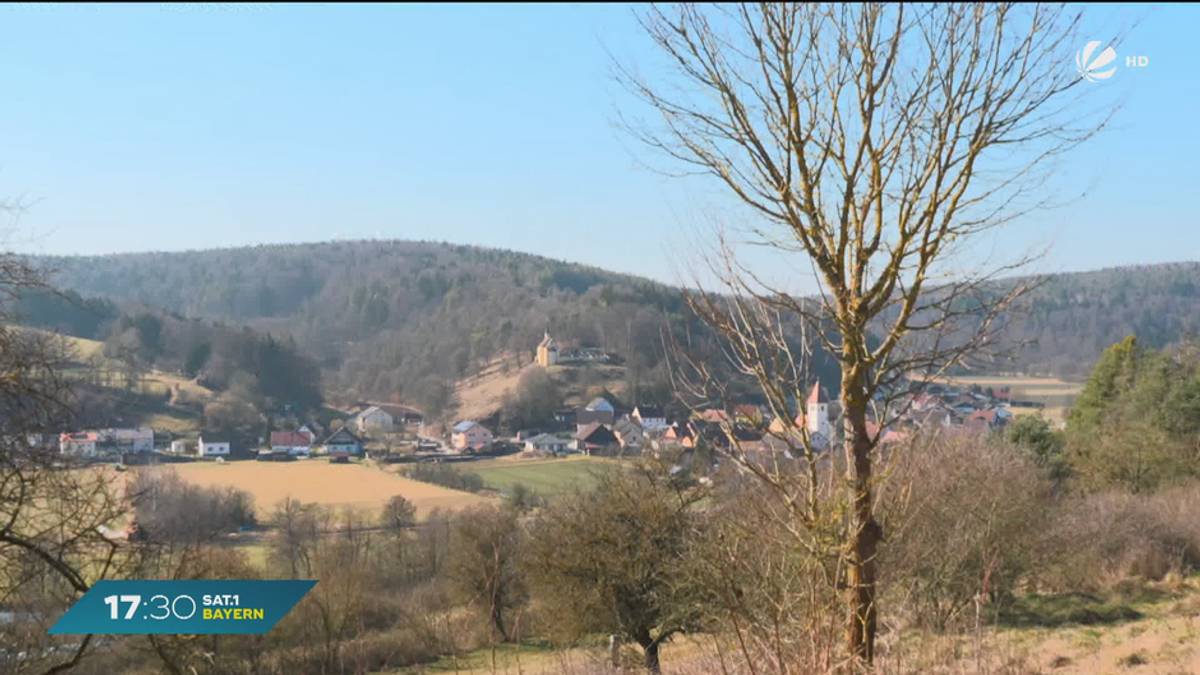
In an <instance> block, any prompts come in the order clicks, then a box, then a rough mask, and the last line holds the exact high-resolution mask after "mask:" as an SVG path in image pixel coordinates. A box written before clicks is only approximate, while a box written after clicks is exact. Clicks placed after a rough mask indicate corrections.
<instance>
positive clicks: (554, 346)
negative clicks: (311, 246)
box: [39, 332, 1041, 463]
mask: <svg viewBox="0 0 1200 675" xmlns="http://www.w3.org/2000/svg"><path fill="white" fill-rule="evenodd" d="M612 360H613V356H612V355H610V354H607V353H605V352H603V351H602V350H599V349H594V348H565V347H563V346H562V345H560V344H559V342H558V341H556V340H555V339H554V338H552V337H551V336H550V334H549V332H547V333H546V334H545V336H544V337H543V339H542V341H541V342H540V343H539V344H538V346H537V350H536V360H535V362H536V364H537V366H540V367H541V368H546V369H549V368H553V367H564V366H568V365H570V366H572V367H588V366H590V365H591V364H595V363H610V362H612ZM807 391H808V393H807V396H806V398H805V400H804V403H803V406H792V407H793V408H794V409H796V410H797V412H796V413H795V415H794V416H793V417H792V418H791V419H786V418H782V417H779V416H777V415H774V414H772V411H771V410H770V409H769V408H768V407H767V406H764V405H760V404H757V403H753V402H744V403H734V404H732V405H730V406H729V407H728V409H722V408H720V407H708V408H701V409H697V410H689V411H687V412H686V413H684V414H679V415H676V416H674V417H669V416H668V415H667V414H666V413H665V412H664V407H663V406H660V405H645V404H641V405H634V406H629V407H623V406H621V405H620V403H619V402H614V401H610V400H609V399H608V398H606V397H604V396H597V397H594V398H592V399H591V400H590V401H589V402H588V403H587V404H586V405H583V406H581V407H579V408H577V409H568V410H558V411H555V412H554V413H553V414H548V415H547V416H546V422H547V424H545V425H544V426H543V427H541V428H533V429H510V430H507V433H504V434H502V433H500V431H499V430H497V429H493V428H491V427H489V426H488V425H486V424H485V423H484V422H482V421H477V420H472V419H462V420H458V421H456V422H454V423H452V424H449V425H446V424H442V423H439V422H438V421H434V420H426V419H425V418H424V417H423V416H422V415H421V413H420V412H419V411H417V410H415V409H413V408H411V407H407V406H402V405H388V404H382V403H379V404H376V403H366V402H363V403H358V404H356V405H354V406H351V407H350V408H349V409H347V410H345V411H344V412H345V413H346V417H345V419H342V420H337V421H334V422H332V424H331V425H330V428H324V427H323V426H322V425H321V424H319V423H317V422H315V421H312V420H301V419H300V418H298V417H297V416H296V415H294V414H291V413H290V411H282V413H281V414H279V415H277V416H276V417H274V418H272V417H270V416H268V418H267V419H268V421H267V427H268V428H269V429H270V431H269V435H268V434H264V435H262V436H257V437H253V438H250V437H247V436H246V435H244V434H243V435H236V434H227V433H222V432H219V431H201V432H200V433H198V434H197V435H195V436H190V435H180V434H177V433H172V432H159V431H156V430H155V429H151V428H110V429H92V430H79V431H71V432H67V433H63V434H61V435H60V437H59V439H58V449H59V451H60V452H61V453H62V454H63V455H64V456H70V457H75V458H80V459H84V460H91V461H114V460H115V461H119V462H128V463H146V462H153V461H154V459H155V458H158V459H162V460H165V461H196V460H209V461H227V460H234V459H257V460H258V461H293V460H298V459H314V458H327V459H328V460H329V461H330V462H348V461H350V460H352V459H361V458H371V459H374V460H376V461H380V462H385V463H386V462H404V461H463V460H469V459H472V458H482V457H494V456H497V455H515V454H521V453H524V454H523V457H528V458H545V457H557V456H561V455H568V454H581V455H584V456H589V457H591V456H594V457H637V456H641V455H643V454H647V453H652V454H658V453H660V452H664V451H670V450H692V449H695V448H697V447H700V446H705V445H707V446H710V447H712V448H716V449H729V448H730V447H731V445H736V449H737V450H738V451H740V452H743V453H757V452H780V453H784V454H791V453H793V452H794V451H796V450H797V449H799V448H801V447H803V446H804V445H805V443H807V444H808V445H809V447H811V448H812V449H814V450H816V451H822V450H825V449H827V448H828V447H829V446H830V445H832V444H835V443H837V442H838V441H839V440H840V435H841V434H840V432H841V430H840V425H839V424H838V420H839V418H840V408H839V405H838V404H837V403H836V400H835V399H834V397H833V396H831V392H830V391H829V390H828V389H827V388H826V387H825V386H823V385H822V383H820V382H814V383H813V384H812V385H811V386H810V387H809V388H808V390H807ZM879 398H882V397H879ZM1040 405H1041V404H1040V403H1037V402H1033V401H1020V400H1016V401H1014V400H1013V399H1012V394H1011V390H1010V388H1009V387H1000V388H999V389H994V388H992V387H987V388H984V387H981V386H979V385H969V386H957V385H954V384H950V383H936V382H935V383H929V384H926V385H924V386H917V385H915V384H914V386H913V387H911V389H910V391H908V392H904V393H903V394H902V395H899V396H894V397H892V400H891V401H889V402H888V405H887V412H882V411H881V412H880V413H879V416H880V417H885V416H886V419H887V420H888V423H887V426H886V427H885V428H883V429H882V430H881V429H880V428H879V425H878V424H874V425H873V426H872V434H874V435H875V437H876V439H875V440H876V442H877V443H878V444H881V445H885V444H892V443H898V442H901V441H904V440H907V439H908V438H909V437H910V435H911V434H912V433H913V432H914V431H915V430H918V429H925V430H927V431H938V432H940V433H948V434H954V433H987V432H989V431H993V430H999V429H1002V428H1003V427H1004V426H1005V425H1006V424H1007V423H1008V422H1009V421H1010V420H1011V419H1012V416H1013V414H1012V410H1011V408H1012V407H1030V408H1032V407H1038V406H1040ZM551 419H552V420H553V421H551ZM277 426H278V427H279V428H276V427H277ZM39 442H40V441H39Z"/></svg>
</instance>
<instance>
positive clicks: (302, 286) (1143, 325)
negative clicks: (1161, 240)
mask: <svg viewBox="0 0 1200 675" xmlns="http://www.w3.org/2000/svg"><path fill="white" fill-rule="evenodd" d="M41 262H42V263H44V264H47V265H49V266H51V267H54V268H57V269H58V270H59V272H57V274H56V277H55V278H56V280H57V282H58V283H59V284H60V285H61V286H63V287H64V288H67V289H71V290H74V291H77V292H78V293H80V294H81V295H84V296H87V297H93V296H98V297H100V298H105V299H109V300H113V301H117V302H120V303H128V302H130V301H138V302H140V303H143V304H144V305H146V306H148V307H151V308H162V309H165V310H168V311H171V312H176V313H179V314H181V315H185V316H189V317H204V318H209V319H220V320H228V321H232V322H238V323H246V324H249V325H251V326H253V327H254V328H256V329H258V330H265V331H268V332H271V333H273V334H280V335H289V336H291V337H293V338H294V339H295V340H296V342H297V344H298V345H300V346H301V347H302V348H303V349H304V350H305V351H307V352H309V353H310V354H312V355H314V356H315V357H317V358H318V359H319V360H320V361H321V363H322V365H323V366H324V372H325V377H326V382H325V385H326V388H327V389H329V388H336V389H341V390H350V391H354V392H356V393H358V394H360V395H363V396H381V395H387V394H396V393H398V394H400V395H402V396H405V397H406V398H409V399H410V400H412V399H413V398H414V397H416V396H420V395H430V396H436V395H437V394H438V393H439V389H444V386H445V384H446V383H447V382H449V381H453V380H454V379H457V378H461V377H464V376H466V375H469V374H471V373H473V372H475V371H477V370H478V369H479V368H480V367H481V366H482V365H483V364H485V363H486V362H488V361H489V360H490V359H492V358H493V357H495V356H496V355H498V354H500V353H503V352H519V354H520V358H521V359H522V360H523V361H526V362H527V361H528V360H529V359H530V358H531V356H532V350H533V348H534V346H535V345H536V344H537V342H538V340H539V339H540V338H541V335H542V332H543V331H544V330H546V329H547V328H549V329H550V330H551V332H552V333H553V334H554V336H555V337H557V338H559V339H560V340H562V341H565V342H567V343H568V344H571V345H576V346H595V347H601V348H605V349H607V350H609V351H612V352H615V353H617V354H620V355H622V356H625V357H627V358H628V365H629V366H630V368H631V369H633V370H634V371H636V372H635V373H634V375H633V377H638V378H643V376H651V377H652V376H653V375H654V371H655V370H656V368H657V366H658V365H659V355H658V354H657V352H658V350H659V345H660V342H659V337H658V336H659V328H660V327H661V326H662V325H663V322H664V320H665V319H667V318H674V319H677V320H678V319H682V317H683V316H684V314H685V312H684V308H683V306H682V303H681V299H680V296H679V291H678V289H675V288H672V287H669V286H666V285H663V284H659V283H656V282H652V281H649V280H646V279H641V278H638V277H632V276H628V275H621V274H616V273H612V272H607V271H604V270H601V269H597V268H592V267H585V266H581V265H575V264H570V263H565V262H561V261H556V260H551V259H547V258H543V257H539V256H534V255H529V254H524V253H516V252H511V251H503V250H495V249H485V248H478V247H472V246H453V245H447V244H439V243H426V242H407V241H356V242H330V243H320V244H299V245H285V246H263V247H253V248H240V249H223V250H210V251H196V252H182V253H137V254H121V255H109V256H96V257H81V258H43V259H42V260H41ZM1198 289H1200V263H1173V264H1162V265H1152V266H1139V267H1125V268H1114V269H1105V270H1098V271H1093V272H1085V273H1075V274H1064V275H1057V276H1054V277H1052V278H1051V279H1049V280H1048V282H1047V283H1046V284H1045V285H1044V286H1043V287H1041V288H1040V289H1039V290H1038V291H1037V293H1036V294H1035V295H1034V297H1033V302H1032V313H1031V314H1029V315H1027V316H1024V317H1021V318H1019V319H1018V320H1016V321H1015V322H1014V323H1013V324H1012V325H1011V326H1010V334H1009V336H1010V337H1011V338H1013V339H1017V340H1025V341H1029V340H1032V341H1036V344H1033V345H1031V346H1030V347H1028V348H1027V349H1026V350H1025V351H1024V353H1023V356H1022V357H1021V359H1020V361H1019V362H1018V363H1016V364H1013V365H1012V366H1009V367H1010V368H1011V369H1012V370H1022V371H1026V372H1040V373H1050V374H1055V375H1060V376H1067V377H1073V376H1082V375H1083V374H1086V372H1087V371H1088V369H1089V368H1090V367H1091V365H1092V364H1093V363H1094V362H1095V361H1096V359H1097V358H1098V357H1099V354H1100V352H1101V350H1102V349H1104V348H1105V347H1107V346H1108V345H1110V344H1112V343H1114V342H1117V341H1119V340H1120V339H1121V338H1123V337H1124V336H1125V335H1127V334H1130V333H1135V334H1137V335H1138V337H1139V340H1140V341H1141V342H1142V343H1143V344H1146V345H1147V346H1151V347H1157V346H1162V345H1165V344H1168V343H1170V342H1173V341H1175V340H1177V339H1178V338H1179V337H1180V336H1181V335H1182V334H1183V332H1184V331H1185V330H1187V329H1189V328H1200V292H1198ZM99 337H101V338H103V336H99ZM822 370H826V369H825V368H822Z"/></svg>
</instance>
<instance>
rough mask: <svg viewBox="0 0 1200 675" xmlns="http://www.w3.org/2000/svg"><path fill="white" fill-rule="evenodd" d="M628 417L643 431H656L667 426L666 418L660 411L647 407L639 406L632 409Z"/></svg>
mask: <svg viewBox="0 0 1200 675" xmlns="http://www.w3.org/2000/svg"><path fill="white" fill-rule="evenodd" d="M630 417H631V418H632V419H634V420H636V421H637V423H638V424H640V425H641V426H642V428H643V429H657V428H659V427H665V426H667V417H666V415H663V412H662V409H660V408H655V407H653V406H648V405H640V406H638V407H636V408H634V409H633V414H632V415H630Z"/></svg>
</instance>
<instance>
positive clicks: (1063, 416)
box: [1008, 406, 1070, 423]
mask: <svg viewBox="0 0 1200 675" xmlns="http://www.w3.org/2000/svg"><path fill="white" fill-rule="evenodd" d="M1008 410H1009V412H1011V413H1012V414H1013V417H1025V416H1037V415H1041V416H1042V417H1045V418H1046V421H1048V422H1051V423H1054V422H1060V423H1061V422H1066V421H1067V411H1068V410H1070V408H1067V407H1066V406H1046V407H1045V408H1009V409H1008Z"/></svg>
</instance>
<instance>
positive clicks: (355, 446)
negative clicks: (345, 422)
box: [324, 427, 362, 461]
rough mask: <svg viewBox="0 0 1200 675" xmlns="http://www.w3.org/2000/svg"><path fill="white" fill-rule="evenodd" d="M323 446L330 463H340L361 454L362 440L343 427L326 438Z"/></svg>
mask: <svg viewBox="0 0 1200 675" xmlns="http://www.w3.org/2000/svg"><path fill="white" fill-rule="evenodd" d="M324 445H325V452H326V453H327V454H328V455H329V459H330V460H331V461H342V460H346V459H349V458H350V457H357V456H358V455H360V454H362V440H360V439H359V438H358V436H355V435H354V434H352V433H350V431H349V430H348V429H346V428H344V427H343V428H341V429H338V430H337V431H335V432H333V433H332V434H331V435H330V436H329V438H326V439H325V443H324Z"/></svg>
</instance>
